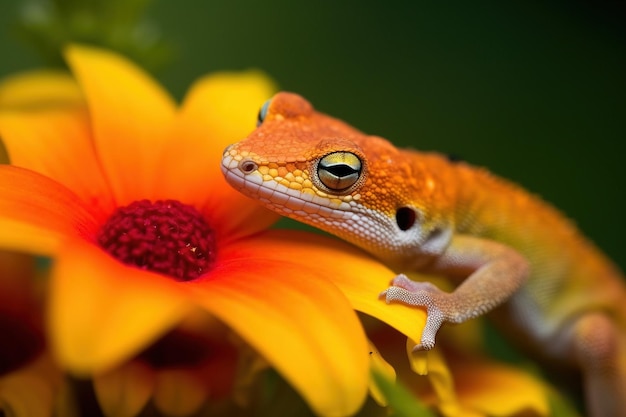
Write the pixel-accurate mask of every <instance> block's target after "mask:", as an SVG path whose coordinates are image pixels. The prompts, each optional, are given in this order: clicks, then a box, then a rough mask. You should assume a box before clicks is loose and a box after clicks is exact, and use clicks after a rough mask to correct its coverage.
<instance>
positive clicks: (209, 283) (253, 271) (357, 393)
mask: <svg viewBox="0 0 626 417" xmlns="http://www.w3.org/2000/svg"><path fill="white" fill-rule="evenodd" d="M253 247H255V248H256V250H255V251H252V252H251V253H250V252H248V254H249V256H247V257H246V258H244V259H239V258H238V255H239V251H240V250H242V251H244V252H245V251H246V249H248V248H242V247H239V246H237V245H234V246H233V247H231V248H228V250H224V251H222V252H221V255H220V256H219V258H220V259H219V261H218V265H219V266H218V267H217V268H215V269H214V270H213V271H212V272H211V273H210V274H209V275H207V276H206V277H205V278H203V279H199V280H197V281H193V282H190V283H188V284H187V286H188V287H189V289H191V290H192V291H194V293H195V294H196V296H197V299H198V302H199V303H200V304H202V305H203V306H204V307H205V308H206V309H207V310H208V311H210V312H211V313H213V314H214V315H215V316H217V317H218V318H219V319H221V320H222V321H224V322H225V323H226V324H227V325H229V326H230V327H231V328H232V329H233V330H234V331H235V332H237V333H238V334H239V335H240V336H241V337H242V338H243V339H244V340H246V341H247V342H248V343H249V344H250V345H251V346H252V347H253V348H254V349H256V350H257V351H258V352H259V353H260V354H261V355H262V356H264V357H265V358H266V359H267V361H268V362H269V363H270V364H272V366H274V367H275V368H276V369H277V370H278V372H280V373H281V374H282V375H283V377H285V379H286V380H287V381H289V382H290V384H291V385H293V386H294V388H295V389H296V390H297V391H298V392H299V393H300V394H301V395H302V397H303V398H304V399H305V400H307V402H308V403H309V405H310V406H311V407H312V408H313V410H314V411H315V412H316V413H317V414H319V415H322V416H338V415H350V414H352V413H354V412H356V411H357V410H358V409H359V407H360V406H361V405H362V403H363V401H364V399H365V396H366V393H367V385H368V379H369V378H368V368H369V358H368V347H367V341H366V339H365V336H364V333H363V330H362V328H361V326H360V323H359V321H358V318H357V317H356V315H355V313H354V311H353V310H352V309H351V308H350V305H349V303H348V301H347V300H346V299H345V297H344V296H343V295H342V294H341V292H340V291H338V290H337V288H336V287H335V286H333V285H332V284H330V283H329V282H328V281H327V280H325V279H323V277H321V276H319V275H318V274H316V273H312V272H311V271H310V270H308V269H306V268H301V267H300V265H298V264H297V263H295V262H292V261H290V260H286V259H282V260H281V261H280V262H276V261H273V260H271V261H267V260H264V259H262V258H263V255H264V254H265V252H266V248H265V247H264V246H263V240H257V241H256V242H255V245H253ZM225 252H226V253H225Z"/></svg>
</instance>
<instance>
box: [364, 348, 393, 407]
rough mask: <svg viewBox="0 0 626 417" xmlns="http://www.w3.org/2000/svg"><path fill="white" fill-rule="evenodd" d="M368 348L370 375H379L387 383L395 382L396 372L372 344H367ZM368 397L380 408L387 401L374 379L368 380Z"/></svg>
mask: <svg viewBox="0 0 626 417" xmlns="http://www.w3.org/2000/svg"><path fill="white" fill-rule="evenodd" d="M369 346H370V361H371V368H372V373H376V374H378V375H380V377H381V378H385V379H386V380H387V381H395V380H396V371H395V370H394V369H393V366H391V365H390V364H389V363H388V362H387V361H386V360H385V359H384V358H383V357H382V355H381V354H380V352H379V351H378V349H376V346H374V344H373V343H372V342H369ZM369 387H370V395H371V396H372V398H374V400H375V401H376V402H377V403H378V404H379V405H381V406H383V407H384V406H386V405H387V400H386V398H385V396H384V394H383V393H382V392H381V390H380V388H379V387H378V385H376V382H375V378H371V379H370V385H369Z"/></svg>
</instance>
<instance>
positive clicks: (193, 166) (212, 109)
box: [158, 71, 278, 238]
mask: <svg viewBox="0 0 626 417" xmlns="http://www.w3.org/2000/svg"><path fill="white" fill-rule="evenodd" d="M274 90H275V86H274V85H273V83H272V82H271V81H270V80H269V79H268V78H267V77H266V76H265V75H263V74H262V73H260V72H257V71H248V72H242V73H216V74H212V75H210V76H206V77H204V78H202V79H200V80H199V81H197V82H196V83H195V84H194V85H193V87H192V88H191V89H190V91H189V93H188V94H187V97H186V98H185V101H184V104H183V106H182V109H181V110H180V112H179V114H178V117H177V119H176V123H175V127H174V130H173V132H172V140H171V141H170V142H169V144H168V147H167V150H166V152H165V154H164V155H165V157H164V159H163V160H162V162H161V167H162V169H161V171H160V176H159V180H158V183H159V184H160V185H161V188H160V193H161V194H160V198H175V199H178V200H180V201H184V202H187V203H190V204H194V205H196V206H197V207H203V208H202V212H203V213H204V214H205V215H206V217H207V218H208V220H209V221H210V223H211V224H219V225H220V234H221V235H222V236H224V237H228V238H236V237H238V236H241V235H245V234H252V233H254V232H257V231H260V230H263V229H265V228H267V227H268V226H269V225H271V224H272V223H274V222H275V221H276V220H277V219H278V215H276V214H273V213H272V212H270V211H269V210H266V209H264V208H262V207H261V206H260V205H259V204H256V203H254V202H252V201H251V200H250V199H249V198H246V197H244V196H243V195H242V194H241V193H239V192H237V191H235V190H234V189H233V188H232V187H230V186H229V185H228V184H227V183H226V181H225V180H224V177H223V175H222V173H221V170H220V166H221V164H220V160H221V157H222V153H223V151H224V148H225V147H226V146H227V145H230V144H231V143H234V142H236V141H238V140H240V139H241V138H243V137H244V136H245V135H247V134H248V133H250V132H251V131H252V130H253V129H254V127H255V123H256V114H257V112H258V109H259V106H260V105H261V104H262V103H263V101H265V100H266V99H267V98H268V97H269V96H271V95H272V93H273V92H274ZM181 185H184V186H181Z"/></svg>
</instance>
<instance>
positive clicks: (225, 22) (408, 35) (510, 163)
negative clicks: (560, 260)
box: [0, 0, 626, 269]
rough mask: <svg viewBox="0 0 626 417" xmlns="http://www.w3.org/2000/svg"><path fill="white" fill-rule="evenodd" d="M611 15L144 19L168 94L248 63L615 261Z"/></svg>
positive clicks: (234, 6)
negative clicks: (515, 186) (528, 207)
mask: <svg viewBox="0 0 626 417" xmlns="http://www.w3.org/2000/svg"><path fill="white" fill-rule="evenodd" d="M20 4H22V2H19V1H17V0H0V30H1V31H2V34H1V36H0V76H4V75H7V74H10V73H13V72H15V71H20V70H24V69H29V68H36V67H38V66H39V65H40V64H41V61H40V60H39V58H38V56H37V55H36V53H35V52H34V51H33V50H32V49H30V48H28V47H27V46H26V45H25V44H24V43H23V42H20V40H19V39H18V38H17V37H16V36H15V31H14V24H15V22H16V19H17V14H18V7H19V5H20ZM615 4H617V2H616V3H615ZM624 10H625V9H624V6H617V5H612V3H610V2H595V3H594V2H591V1H589V2H584V1H567V2H566V1H551V2H542V1H455V2H443V1H441V2H436V1H432V2H425V1H404V2H400V1H396V2H394V1H385V2H383V1H377V2H375V1H343V2H339V1H330V0H323V1H315V2H304V1H302V2H300V1H279V0H264V1H229V0H215V1H202V0H181V1H173V0H156V1H154V2H153V4H152V5H151V6H150V7H149V9H148V11H147V13H148V15H149V16H150V18H151V19H152V21H153V22H154V23H155V24H156V25H157V26H158V28H159V29H160V30H161V31H162V32H163V33H164V34H165V35H166V37H168V38H169V39H170V40H171V41H173V42H174V44H175V46H176V59H175V60H174V61H173V63H172V64H171V65H169V66H168V67H166V68H164V69H163V70H162V71H161V72H158V73H156V74H155V75H156V76H157V77H158V78H159V79H160V80H161V81H162V82H163V83H164V84H165V85H166V86H167V88H168V89H170V91H172V92H173V93H174V94H175V95H176V96H177V97H179V98H180V97H182V96H183V94H184V91H185V89H186V88H187V86H188V85H189V84H190V83H191V82H192V81H193V80H194V79H196V78H197V77H199V76H201V75H202V74H205V73H207V72H210V71H214V70H223V69H245V68H250V67H254V68H260V69H263V70H265V71H266V72H267V73H268V74H270V75H271V76H272V77H274V78H275V79H276V80H277V81H278V83H279V84H280V86H281V87H282V88H283V89H286V90H290V91H295V92H298V93H300V94H302V95H304V96H306V97H307V98H308V99H309V100H310V101H311V102H312V103H313V104H314V105H315V106H316V107H317V108H318V109H320V110H322V111H324V112H326V113H330V114H332V115H334V116H337V117H339V118H342V119H344V120H346V121H348V122H350V123H352V124H354V125H355V126H357V127H359V128H360V129H362V130H364V131H366V132H369V133H375V134H378V135H381V136H384V137H387V138H389V139H390V140H392V141H393V142H395V143H397V144H400V145H403V146H410V147H414V148H418V149H423V150H440V151H443V152H449V153H453V154H455V155H458V156H461V157H462V158H463V159H465V160H467V161H469V162H472V163H474V164H477V165H483V166H487V167H489V168H490V169H491V170H492V171H494V172H496V173H497V174H499V175H502V176H505V177H508V178H510V179H513V180H515V181H517V182H519V183H521V184H523V185H524V186H525V187H526V188H528V189H530V190H532V191H534V192H535V193H538V194H540V195H542V196H543V197H544V198H545V199H547V200H548V201H551V202H553V203H554V204H555V205H556V206H558V207H560V208H561V209H562V210H563V211H565V212H566V213H568V215H569V216H570V217H572V218H573V219H575V221H576V222H577V223H578V224H579V226H580V227H581V228H582V229H583V230H584V232H585V233H586V234H587V235H589V236H590V237H591V238H592V239H593V240H595V241H596V242H597V243H598V245H599V246H601V247H602V248H604V250H605V251H606V252H608V253H609V255H611V256H612V257H613V258H614V259H615V260H616V261H617V262H618V263H619V264H620V265H621V267H622V269H624V268H625V267H626V255H625V254H624V253H623V248H624V247H625V245H624V244H623V240H624V234H625V232H626V213H625V207H626V205H625V200H626V190H625V185H626V168H625V167H624V165H626V164H625V162H624V150H625V148H626V146H625V145H624V141H625V140H626V25H625V24H624V21H626V13H625V12H624ZM260 104H261V103H260ZM250 116H251V117H256V115H255V114H253V115H250Z"/></svg>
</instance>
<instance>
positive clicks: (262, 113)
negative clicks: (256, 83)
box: [256, 99, 272, 127]
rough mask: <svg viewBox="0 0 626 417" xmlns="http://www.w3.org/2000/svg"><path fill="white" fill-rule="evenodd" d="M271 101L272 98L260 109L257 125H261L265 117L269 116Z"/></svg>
mask: <svg viewBox="0 0 626 417" xmlns="http://www.w3.org/2000/svg"><path fill="white" fill-rule="evenodd" d="M271 102H272V99H269V100H267V101H266V102H265V103H263V105H262V106H261V108H260V109H259V114H258V115H257V116H256V127H259V126H261V124H262V123H263V121H264V120H265V117H266V116H267V111H268V109H269V108H270V103H271Z"/></svg>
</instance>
